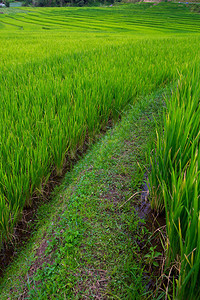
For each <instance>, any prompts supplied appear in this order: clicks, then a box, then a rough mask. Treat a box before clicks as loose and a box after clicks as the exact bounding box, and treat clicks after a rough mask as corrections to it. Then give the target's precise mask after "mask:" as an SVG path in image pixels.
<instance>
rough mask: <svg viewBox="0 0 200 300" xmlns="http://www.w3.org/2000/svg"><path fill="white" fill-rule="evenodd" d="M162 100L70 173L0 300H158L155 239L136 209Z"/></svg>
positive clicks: (143, 103) (137, 112)
mask: <svg viewBox="0 0 200 300" xmlns="http://www.w3.org/2000/svg"><path fill="white" fill-rule="evenodd" d="M162 94H163V91H159V92H158V93H157V94H153V95H151V96H149V97H147V98H145V99H140V100H139V101H138V102H137V104H136V105H135V106H134V107H132V108H130V109H129V111H128V112H127V113H124V114H123V117H122V120H121V121H120V122H119V123H118V124H117V125H116V126H115V127H114V128H113V129H110V130H109V131H108V132H107V134H106V135H105V136H104V137H103V138H102V139H101V140H100V141H99V142H97V143H96V144H95V145H94V146H92V149H90V150H89V151H88V153H87V154H86V155H85V157H84V158H83V159H82V160H80V161H79V162H78V163H77V165H76V166H75V167H74V169H73V170H72V171H71V172H69V173H68V174H66V177H65V180H64V182H63V184H62V186H61V187H60V188H59V192H57V193H56V196H55V197H54V199H53V200H52V202H51V203H50V204H47V205H44V206H43V207H42V208H41V209H40V213H39V218H40V219H41V220H40V222H39V224H40V226H39V230H38V231H37V232H36V233H35V235H34V236H33V238H32V241H30V243H29V245H28V246H27V247H26V248H25V250H24V251H22V253H21V254H20V256H19V258H18V260H16V261H15V262H14V263H13V264H12V266H10V268H9V269H8V270H7V273H6V274H5V277H4V279H3V280H2V282H1V286H0V288H1V290H0V299H62V300H63V299H148V297H149V298H150V299H153V295H152V294H151V284H152V278H151V272H150V271H152V270H153V269H152V268H151V264H152V261H150V260H149V256H148V255H147V254H148V253H149V249H150V247H151V246H152V245H151V233H149V232H148V230H147V229H146V227H145V225H144V224H143V221H142V220H141V219H140V218H139V217H138V216H137V212H136V210H135V207H136V206H138V205H139V202H140V201H141V196H140V192H141V190H142V182H143V178H144V173H145V172H146V171H147V168H148V159H147V155H146V154H147V153H148V147H149V143H152V141H153V140H154V138H155V120H154V118H156V119H157V120H158V119H159V115H160V112H161V111H162V109H163V97H162ZM134 194H135V196H134V197H132V196H133V195H134ZM145 255H146V256H145Z"/></svg>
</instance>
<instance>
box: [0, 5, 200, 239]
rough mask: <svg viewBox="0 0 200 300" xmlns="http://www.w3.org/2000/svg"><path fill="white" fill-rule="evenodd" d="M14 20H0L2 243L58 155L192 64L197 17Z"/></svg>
mask: <svg viewBox="0 0 200 300" xmlns="http://www.w3.org/2000/svg"><path fill="white" fill-rule="evenodd" d="M19 11H20V12H21V13H16V11H15V13H13V14H12V10H6V9H5V10H4V12H5V13H4V14H3V15H0V26H1V27H0V28H1V49H2V53H3V54H2V62H1V65H0V69H1V75H0V76H1V78H0V81H1V83H2V84H1V86H0V94H1V102H2V103H1V105H2V107H3V109H2V110H1V112H0V114H1V120H2V124H3V125H4V126H1V127H0V133H1V148H0V151H1V156H0V157H1V168H0V173H1V186H0V190H1V207H0V210H1V214H0V215H1V222H0V226H1V240H2V241H3V242H6V241H8V240H9V239H10V238H11V237H12V232H13V228H14V226H15V224H16V221H17V220H19V219H20V213H21V211H22V209H23V207H24V206H29V205H31V203H32V199H33V198H32V196H33V195H35V194H36V193H37V194H40V193H41V192H42V190H43V187H44V184H45V182H47V180H48V178H49V176H50V173H51V172H52V170H53V168H55V169H56V172H57V173H58V174H59V173H61V172H62V167H63V164H64V161H65V157H66V154H67V155H68V156H69V157H73V156H74V153H75V151H76V149H77V148H81V147H82V146H83V143H84V141H85V139H87V141H88V142H91V141H93V139H94V138H95V136H96V135H98V134H99V132H100V130H101V129H102V128H105V126H106V124H107V122H108V120H110V119H112V120H117V118H118V117H119V115H120V111H121V110H122V109H123V108H124V107H126V105H127V104H128V103H131V104H133V103H134V102H135V101H136V99H137V98H138V97H139V96H141V95H143V96H144V95H146V94H149V93H151V92H152V91H155V90H156V89H158V88H159V87H161V86H164V85H166V84H168V83H170V82H171V81H176V80H177V79H178V78H179V77H180V74H181V73H183V74H185V73H187V68H188V64H191V62H192V63H193V64H194V65H195V64H198V62H199V55H198V54H199V35H198V33H199V28H200V17H199V15H197V14H193V15H192V14H191V13H190V12H189V9H188V8H187V7H186V6H184V5H178V6H177V5H171V4H170V5H166V4H159V5H157V6H155V7H153V6H152V5H151V4H147V5H143V4H137V5H129V6H126V5H125V6H119V7H112V8H109V7H107V8H83V9H68V8H61V9H58V8H56V9H53V8H52V9H50V8H49V9H30V8H27V9H22V10H18V11H17V12H19ZM6 12H9V14H7V13H6ZM5 124H6V126H5ZM155 176H156V175H155Z"/></svg>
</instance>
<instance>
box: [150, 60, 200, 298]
mask: <svg viewBox="0 0 200 300" xmlns="http://www.w3.org/2000/svg"><path fill="white" fill-rule="evenodd" d="M197 82H199V67H198V65H195V66H189V67H188V74H187V75H182V76H181V78H180V81H179V83H178V86H177V89H176V91H175V92H174V94H173V95H172V96H171V97H170V98H169V99H167V115H166V116H164V134H162V133H161V132H159V134H158V135H157V141H156V150H155V152H154V155H153V156H152V159H151V165H152V172H151V187H152V207H153V208H154V209H155V210H157V211H159V210H161V209H162V208H163V207H165V211H166V221H167V222H166V224H167V234H168V243H167V264H168V266H170V265H172V264H173V265H174V264H175V265H174V269H175V268H177V269H178V271H179V278H178V279H177V281H176V284H177V289H176V296H177V297H178V298H179V299H182V298H185V299H197V298H198V297H199V293H200V290H199V286H198V279H199V276H200V253H199V241H200V231H199V228H200V227H199V226H200V223H199V222H200V219H199V216H200V215H199V213H200V206H199V193H200V188H199V187H200V182H199V171H200V170H199V166H200V154H199V141H200V139H199V124H200V123H199V116H200V110H199V97H200V89H199V86H198V84H197ZM154 162H156V164H155V163H154ZM191 291H192V292H191Z"/></svg>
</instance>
